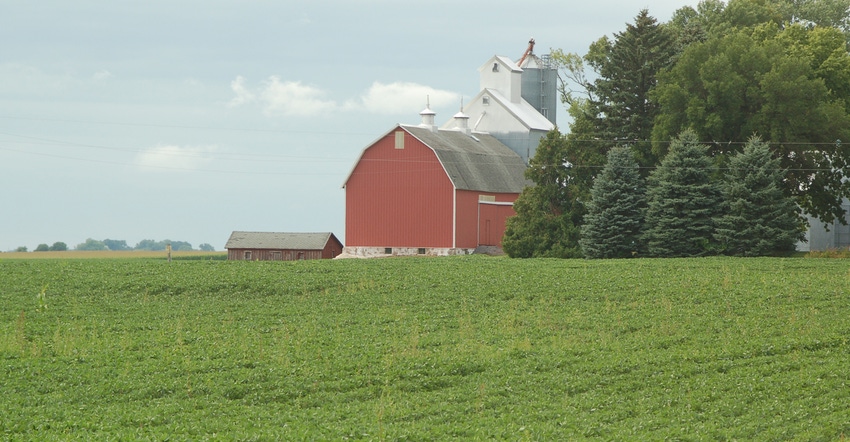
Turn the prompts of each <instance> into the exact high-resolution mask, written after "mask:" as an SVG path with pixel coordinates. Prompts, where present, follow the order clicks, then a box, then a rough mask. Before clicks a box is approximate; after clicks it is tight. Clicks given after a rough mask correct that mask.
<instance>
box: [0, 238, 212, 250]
mask: <svg viewBox="0 0 850 442" xmlns="http://www.w3.org/2000/svg"><path fill="white" fill-rule="evenodd" d="M169 244H170V245H171V250H174V251H188V250H195V249H194V248H192V244H190V243H188V242H186V241H172V240H170V239H165V240H162V241H156V240H153V239H143V240H141V241H139V242H138V243H137V244H136V245H135V246H134V247H130V246H129V245H128V244H127V241H126V240H123V239H120V240H119V239H104V240H102V241H99V240H96V239H92V238H89V239H87V240H86V241H85V242H83V243H80V244H77V246H76V247H74V250H95V251H96V250H114V251H119V250H150V251H158V250H165V249H166V248H167V247H168V245H169ZM65 250H70V249H69V248H68V245H67V244H65V243H64V242H61V241H58V242H55V243H53V245H47V244H39V245H38V247H36V248H35V250H33V251H34V252H61V251H65ZM197 250H201V251H204V252H214V251H215V247H213V246H211V245H210V244H207V243H203V244H201V245H199V246H198V249H197ZM15 251H16V252H26V251H27V248H26V247H18V248H17V249H16V250H15Z"/></svg>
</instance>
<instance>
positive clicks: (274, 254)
mask: <svg viewBox="0 0 850 442" xmlns="http://www.w3.org/2000/svg"><path fill="white" fill-rule="evenodd" d="M271 253H272V261H280V260H281V254H280V252H278V251H273V252H271Z"/></svg>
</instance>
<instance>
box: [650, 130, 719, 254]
mask: <svg viewBox="0 0 850 442" xmlns="http://www.w3.org/2000/svg"><path fill="white" fill-rule="evenodd" d="M714 171H715V167H714V165H713V162H712V160H711V158H710V157H709V156H708V148H707V147H706V146H704V145H701V144H699V139H698V138H697V135H696V133H695V132H693V131H690V130H687V131H685V132H683V133H682V134H681V135H680V136H679V137H678V138H676V139H675V140H673V142H672V143H671V144H670V151H669V153H668V154H667V156H666V157H665V158H664V160H663V161H662V162H661V165H660V166H659V167H658V169H656V170H655V171H653V173H652V174H651V175H650V178H649V184H648V186H647V212H646V220H645V222H646V233H645V236H644V240H645V241H646V245H647V249H648V251H649V253H650V254H651V255H653V256H660V257H686V256H701V255H705V254H708V253H711V252H712V251H713V250H714V248H715V244H714V242H713V234H714V221H713V220H714V218H715V217H717V216H719V215H720V210H721V205H720V204H721V201H722V200H721V195H720V189H719V186H718V185H717V183H716V182H715V181H714V179H713V173H714Z"/></svg>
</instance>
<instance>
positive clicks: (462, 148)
mask: <svg viewBox="0 0 850 442" xmlns="http://www.w3.org/2000/svg"><path fill="white" fill-rule="evenodd" d="M401 127H402V128H404V129H405V130H407V131H408V132H410V134H411V135H413V136H414V137H416V138H417V139H419V141H421V142H423V143H425V144H426V145H428V146H429V147H431V148H432V149H434V152H436V154H437V158H439V159H440V162H441V163H442V164H443V167H444V168H445V170H446V173H447V174H448V176H449V179H451V180H452V183H454V185H455V187H456V188H457V189H461V190H477V191H482V192H493V193H520V192H522V189H523V188H524V187H526V186H529V185H531V182H530V181H528V180H526V179H525V169H526V166H525V163H524V162H523V161H522V158H520V157H519V155H517V154H516V153H515V152H514V151H512V150H511V149H510V148H508V147H507V146H505V145H504V144H502V143H501V142H500V141H499V140H497V139H496V138H494V137H493V136H492V135H489V134H482V133H473V134H472V135H467V134H465V133H463V132H460V131H454V130H440V131H437V132H432V131H431V130H430V129H428V128H425V127H419V126H404V125H403V126H401Z"/></svg>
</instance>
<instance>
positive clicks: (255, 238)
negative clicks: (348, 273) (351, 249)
mask: <svg viewBox="0 0 850 442" xmlns="http://www.w3.org/2000/svg"><path fill="white" fill-rule="evenodd" d="M331 236H334V234H333V233H330V232H319V233H291V232H239V231H234V232H233V233H231V234H230V239H228V240H227V244H225V245H224V248H225V249H280V250H322V249H324V248H325V245H326V244H327V243H328V241H329V240H330V238H331ZM334 239H336V237H335V236H334ZM337 241H339V240H337Z"/></svg>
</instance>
